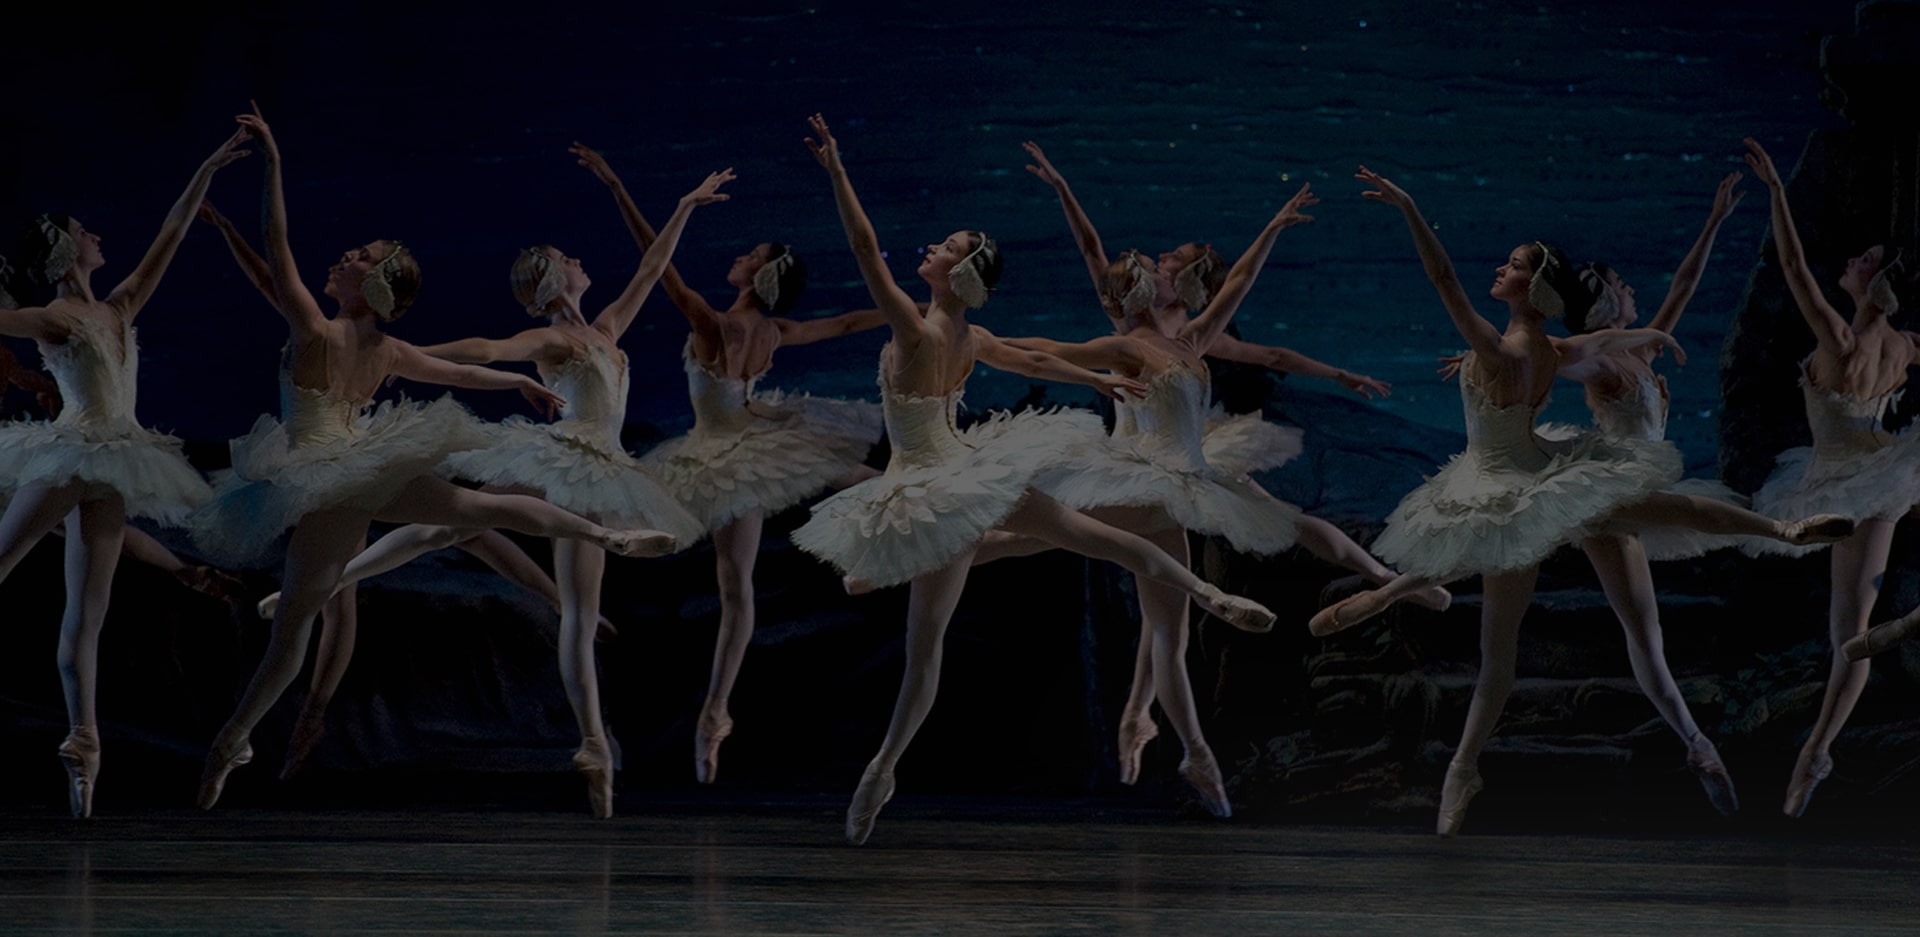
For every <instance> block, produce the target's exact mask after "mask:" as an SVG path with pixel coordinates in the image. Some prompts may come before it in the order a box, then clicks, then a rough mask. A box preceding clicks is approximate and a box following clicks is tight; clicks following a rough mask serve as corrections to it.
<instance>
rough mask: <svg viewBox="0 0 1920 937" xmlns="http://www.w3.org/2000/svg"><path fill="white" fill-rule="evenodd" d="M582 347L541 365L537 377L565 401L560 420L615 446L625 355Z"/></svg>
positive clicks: (622, 408)
mask: <svg viewBox="0 0 1920 937" xmlns="http://www.w3.org/2000/svg"><path fill="white" fill-rule="evenodd" d="M586 348H587V353H586V354H584V355H577V356H575V357H572V358H569V359H567V360H566V361H565V362H562V363H560V364H557V365H552V366H548V365H541V366H540V380H541V382H542V383H544V384H546V385H547V387H548V388H549V389H551V390H552V391H553V392H554V393H556V394H559V395H560V396H562V397H564V398H566V401H567V405H566V407H565V408H563V409H562V410H561V411H560V423H561V424H563V425H564V424H574V425H575V426H576V427H578V428H579V429H582V430H586V431H588V433H587V435H591V436H593V437H595V438H599V439H603V440H605V441H606V442H607V443H608V444H609V445H612V446H614V447H616V448H617V447H618V446H619V440H620V428H621V426H623V425H624V424H625V423H626V420H627V387H628V372H627V360H626V356H625V355H623V354H621V353H620V352H619V351H617V350H615V349H612V348H607V347H604V346H601V345H597V344H588V345H587V346H586ZM696 399H697V398H696Z"/></svg>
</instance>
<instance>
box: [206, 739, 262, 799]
mask: <svg viewBox="0 0 1920 937" xmlns="http://www.w3.org/2000/svg"><path fill="white" fill-rule="evenodd" d="M252 760H253V746H252V745H249V744H247V742H246V741H245V740H244V739H243V740H241V742H240V748H239V749H238V750H236V751H234V752H233V753H231V754H226V755H223V754H221V753H220V748H219V747H218V746H215V747H214V748H213V749H211V750H209V751H208V752H207V764H206V767H204V768H202V769H201V771H200V792H199V794H198V795H197V796H196V797H195V798H194V803H196V804H199V805H200V809H202V810H212V809H213V805H214V804H217V803H219V802H220V793H221V792H222V791H224V790H226V787H227V775H229V774H231V773H233V769H235V768H238V767H240V766H241V765H244V764H246V763H247V762H250V761H252Z"/></svg>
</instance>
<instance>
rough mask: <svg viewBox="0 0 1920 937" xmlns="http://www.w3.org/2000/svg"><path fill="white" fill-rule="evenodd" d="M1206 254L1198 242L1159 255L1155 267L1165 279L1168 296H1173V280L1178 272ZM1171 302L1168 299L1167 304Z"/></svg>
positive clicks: (1188, 243)
mask: <svg viewBox="0 0 1920 937" xmlns="http://www.w3.org/2000/svg"><path fill="white" fill-rule="evenodd" d="M1206 253H1207V249H1206V248H1205V247H1202V246H1201V245H1200V244H1199V243H1198V242H1196V241H1188V242H1187V243H1185V244H1182V245H1180V246H1179V247H1176V248H1174V249H1173V250H1170V251H1167V252H1166V253H1164V254H1161V255H1160V257H1159V262H1158V263H1157V264H1156V265H1155V267H1156V268H1157V269H1158V270H1159V272H1160V274H1161V275H1162V276H1164V277H1166V278H1167V294H1168V295H1169V296H1172V295H1173V278H1174V277H1177V276H1179V275H1180V271H1182V270H1185V269H1187V266H1188V265H1189V264H1192V263H1193V262H1194V261H1196V260H1199V259H1200V258H1201V257H1204V256H1206ZM1171 301H1172V300H1171V299H1170V300H1169V302H1171Z"/></svg>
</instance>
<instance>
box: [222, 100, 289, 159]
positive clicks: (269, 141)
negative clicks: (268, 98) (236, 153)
mask: <svg viewBox="0 0 1920 937" xmlns="http://www.w3.org/2000/svg"><path fill="white" fill-rule="evenodd" d="M247 103H248V104H250V105H252V106H253V111H252V112H251V113H247V114H235V115H234V117H233V119H234V120H235V121H237V122H238V123H239V124H240V128H241V131H242V132H244V133H248V134H250V135H251V138H252V139H255V140H259V141H260V152H262V153H265V154H266V155H267V159H269V160H273V161H275V162H278V161H279V160H280V144H279V143H277V142H275V141H274V139H273V128H271V127H268V126H267V119H266V117H264V116H262V115H261V113H260V102H258V101H248V102H247ZM229 142H231V141H229ZM243 155H244V154H243ZM236 158H237V157H236Z"/></svg>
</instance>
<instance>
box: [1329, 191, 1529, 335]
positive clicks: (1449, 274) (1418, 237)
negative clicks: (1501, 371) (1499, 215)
mask: <svg viewBox="0 0 1920 937" xmlns="http://www.w3.org/2000/svg"><path fill="white" fill-rule="evenodd" d="M1354 178H1355V179H1358V180H1360V181H1361V182H1365V183H1367V184H1368V185H1371V186H1373V187H1374V188H1373V191H1370V192H1362V193H1360V196H1361V197H1362V198H1370V199H1373V200H1374V201H1376V202H1385V203H1387V204H1388V205H1392V206H1393V207H1395V208H1398V209H1400V213H1401V214H1402V215H1404V216H1406V219H1407V229H1408V230H1409V231H1411V232H1412V233H1413V246H1414V248H1415V249H1416V250H1418V251H1419V252H1420V266H1421V267H1423V268H1425V269H1426V271H1427V279H1428V280H1429V281H1430V282H1432V283H1433V288H1434V290H1435V291H1436V292H1438V293H1439V294H1440V304H1441V305H1443V306H1445V307H1447V317H1448V318H1450V319H1452V320H1453V327H1454V328H1456V329H1459V330H1460V335H1461V337H1463V338H1465V339H1466V340H1467V346H1468V347H1469V348H1472V349H1473V350H1474V351H1476V352H1482V353H1484V354H1489V355H1499V354H1504V352H1503V351H1502V350H1501V347H1500V330H1499V329H1497V328H1494V325H1493V323H1491V322H1488V321H1487V320H1486V319H1483V318H1481V316H1480V313H1478V312H1476V311H1474V308H1473V302H1472V301H1471V300H1469V299H1467V291H1466V290H1465V289H1463V288H1462V287H1461V286H1460V277H1459V275H1458V274H1456V273H1454V270H1453V261H1452V260H1450V259H1448V257H1447V249H1446V248H1445V247H1443V246H1441V244H1440V237H1439V235H1436V234H1434V233H1433V227H1432V226H1431V225H1428V224H1427V219H1425V218H1423V217H1421V215H1420V208H1419V206H1417V205H1415V204H1414V203H1413V196H1411V195H1408V194H1407V193H1406V191H1405V190H1403V189H1401V188H1400V187H1399V186H1397V185H1394V184H1393V183H1392V182H1389V181H1388V180H1387V178H1386V177H1385V176H1382V175H1380V174H1379V173H1377V172H1374V171H1373V170H1371V169H1368V168H1367V167H1365V166H1362V167H1360V171H1359V172H1357V173H1355V174H1354Z"/></svg>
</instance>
